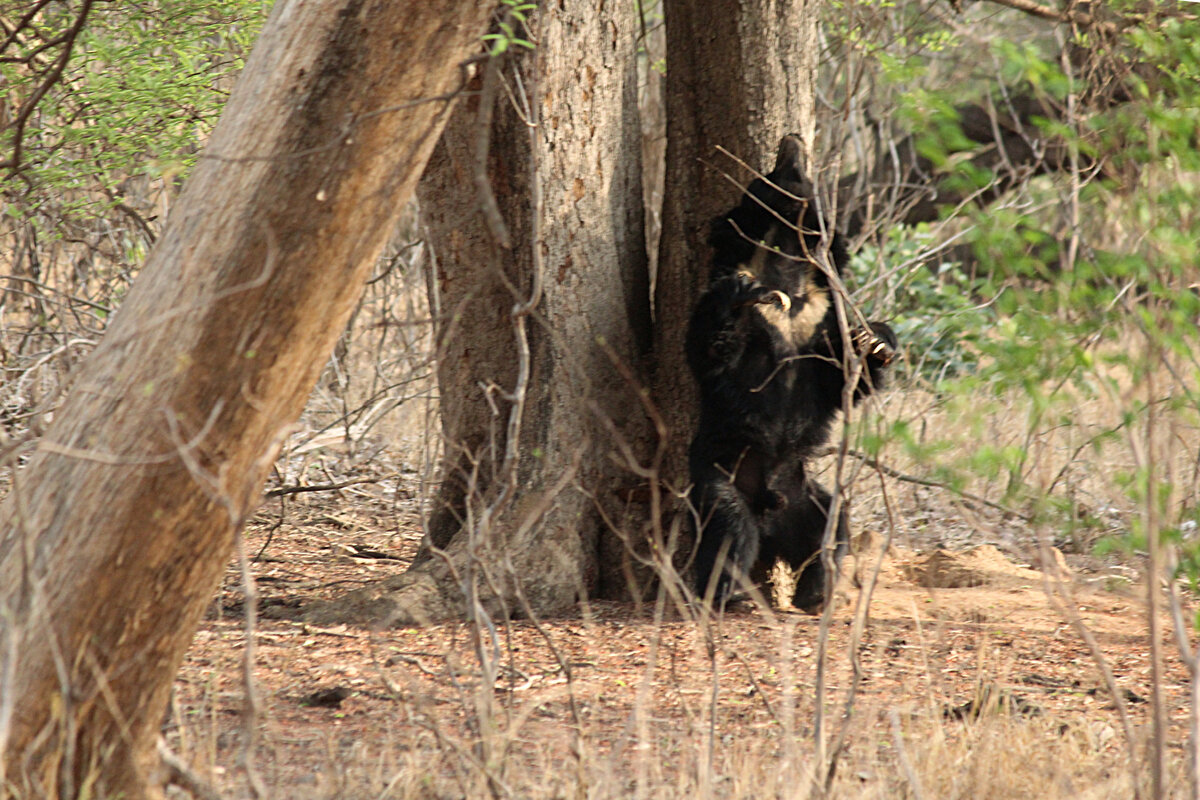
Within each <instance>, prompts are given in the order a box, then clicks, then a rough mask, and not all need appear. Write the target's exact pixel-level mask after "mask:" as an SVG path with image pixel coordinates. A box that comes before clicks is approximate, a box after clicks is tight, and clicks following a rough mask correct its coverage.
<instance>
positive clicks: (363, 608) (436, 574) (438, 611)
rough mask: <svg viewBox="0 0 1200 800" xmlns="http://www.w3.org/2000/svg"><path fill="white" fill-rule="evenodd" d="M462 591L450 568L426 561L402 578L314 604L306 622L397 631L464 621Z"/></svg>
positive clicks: (402, 575)
mask: <svg viewBox="0 0 1200 800" xmlns="http://www.w3.org/2000/svg"><path fill="white" fill-rule="evenodd" d="M465 612H466V604H465V603H464V602H463V598H462V591H461V589H460V588H459V587H458V586H457V585H455V582H454V580H453V578H452V577H451V575H450V571H449V570H448V569H446V565H445V564H444V563H441V562H439V561H436V560H431V561H426V562H425V563H423V564H420V565H417V566H415V567H413V568H411V569H409V570H408V571H407V572H404V573H402V574H400V575H393V576H392V577H390V578H385V579H384V580H382V581H378V582H376V583H372V584H371V585H370V586H364V587H363V588H361V589H355V590H354V591H352V592H349V593H347V594H344V595H342V596H341V597H338V598H335V599H333V600H324V601H321V602H318V603H313V604H312V605H310V606H308V607H307V608H306V609H304V613H303V619H304V621H305V622H308V623H311V624H313V625H321V626H330V625H356V626H361V627H364V628H397V627H405V626H410V625H431V624H434V623H437V622H442V621H445V620H449V619H462V618H463V617H464V615H465Z"/></svg>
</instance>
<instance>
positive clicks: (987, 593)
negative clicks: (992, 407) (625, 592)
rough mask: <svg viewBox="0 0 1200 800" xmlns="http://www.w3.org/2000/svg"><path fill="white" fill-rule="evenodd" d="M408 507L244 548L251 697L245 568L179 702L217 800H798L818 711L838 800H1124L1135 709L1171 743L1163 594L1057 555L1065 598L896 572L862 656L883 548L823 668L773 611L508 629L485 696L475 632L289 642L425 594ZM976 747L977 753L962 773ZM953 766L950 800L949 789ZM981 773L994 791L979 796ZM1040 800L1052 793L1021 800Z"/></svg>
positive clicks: (266, 536) (924, 572)
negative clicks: (919, 788)
mask: <svg viewBox="0 0 1200 800" xmlns="http://www.w3.org/2000/svg"><path fill="white" fill-rule="evenodd" d="M389 489H390V487H388V486H380V485H366V486H363V487H354V488H351V489H347V490H343V491H342V492H340V493H337V494H332V493H326V494H324V495H321V496H316V495H313V496H305V497H301V498H297V499H295V500H293V501H292V502H291V503H290V505H289V506H288V507H287V508H285V509H284V510H283V511H282V512H281V509H280V506H279V502H278V501H274V502H273V503H268V505H267V506H265V507H264V509H263V511H262V512H261V513H260V514H259V516H258V518H257V519H256V521H255V523H254V525H253V526H252V528H251V530H250V531H249V532H248V533H247V536H246V549H247V552H248V553H249V554H250V556H251V557H255V556H258V560H255V561H253V562H252V564H251V572H252V573H253V575H254V577H255V580H256V582H257V586H258V589H259V591H260V594H261V598H260V601H259V608H260V611H261V613H262V618H260V619H259V621H258V622H257V625H256V627H255V633H254V644H255V647H254V648H253V651H252V653H251V654H250V655H251V657H252V660H253V678H254V680H253V683H254V686H255V690H254V692H253V693H252V694H248V693H247V689H246V680H245V675H244V671H243V665H244V662H245V659H246V656H247V647H246V644H247V632H246V620H245V614H244V604H243V594H242V588H241V579H240V573H239V567H238V565H237V564H232V565H231V566H230V568H229V571H228V573H227V576H226V579H225V582H224V585H223V587H222V589H221V591H220V593H219V596H218V598H217V600H216V601H215V602H214V605H213V607H212V610H211V612H210V614H209V617H208V618H207V619H206V620H205V621H204V622H203V624H202V626H201V629H200V631H199V633H198V635H197V637H196V639H195V642H194V644H193V646H192V648H191V651H190V652H189V654H188V657H187V660H186V662H185V664H184V665H183V668H182V670H181V671H180V674H179V677H178V679H177V681H176V686H175V702H174V704H173V709H172V718H171V720H170V722H169V725H168V734H167V742H168V744H169V745H170V746H171V747H172V748H173V749H174V750H176V751H177V752H178V753H180V755H181V756H182V757H183V758H184V760H185V761H187V762H188V763H190V764H191V765H192V767H193V768H194V769H195V771H196V772H197V773H198V774H200V775H202V776H206V777H207V779H208V780H211V781H212V783H213V784H214V785H215V786H217V787H219V788H220V789H221V792H222V796H225V797H240V796H254V788H253V787H254V786H255V783H256V781H260V782H261V784H262V785H265V786H266V787H269V790H270V794H271V795H272V796H275V797H285V798H290V797H296V798H305V797H331V798H332V797H348V798H350V797H439V798H440V797H473V796H510V797H567V796H571V797H579V796H588V797H610V796H611V797H623V796H653V797H689V796H703V795H705V794H708V795H711V796H720V797H756V796H793V794H794V792H793V793H789V791H787V790H786V788H787V787H786V786H783V787H782V788H781V786H780V781H781V780H782V781H786V780H787V778H786V777H781V776H783V775H785V774H791V775H794V774H795V770H794V769H793V771H792V772H791V773H786V771H785V770H784V768H783V767H781V766H780V764H781V763H783V762H786V761H787V759H788V758H789V757H794V758H797V759H799V760H800V761H804V760H805V759H807V760H808V761H809V762H812V759H813V755H812V754H813V744H812V742H813V741H814V725H816V724H817V715H816V713H815V711H816V708H817V706H816V702H815V699H816V697H817V696H818V695H821V696H823V697H824V698H825V702H824V705H823V706H822V708H823V710H824V714H823V718H822V722H821V724H822V725H823V726H824V728H823V729H824V732H825V737H824V739H823V740H824V741H826V742H828V743H829V744H828V745H827V746H828V747H829V748H830V749H836V743H837V742H838V741H840V740H841V741H845V743H846V746H845V749H844V750H843V751H842V753H841V755H840V763H841V765H842V766H841V767H840V769H839V771H838V773H837V775H836V776H835V779H834V780H833V782H832V785H833V786H834V787H835V788H836V789H837V791H835V794H838V795H840V796H875V797H901V796H916V795H917V792H916V790H915V789H914V785H913V784H914V781H921V780H924V781H925V788H926V791H927V794H926V796H929V797H950V796H963V797H970V796H979V797H984V796H996V797H1004V796H1010V797H1020V796H1046V797H1049V796H1095V797H1109V796H1113V797H1119V796H1123V793H1127V792H1128V784H1127V783H1123V781H1127V775H1125V771H1126V770H1127V769H1128V767H1127V763H1128V762H1127V758H1128V756H1127V755H1126V754H1127V753H1128V750H1129V746H1128V737H1127V733H1126V728H1125V726H1124V725H1123V723H1122V718H1121V712H1120V710H1119V708H1121V707H1123V708H1124V709H1125V713H1127V714H1128V720H1129V726H1128V730H1129V732H1130V733H1131V734H1132V737H1133V740H1134V741H1135V742H1136V743H1137V745H1136V746H1137V747H1138V748H1141V747H1142V746H1143V744H1144V743H1145V742H1146V741H1147V739H1148V737H1149V735H1150V733H1149V732H1150V718H1151V712H1150V708H1151V707H1152V703H1151V700H1152V683H1153V681H1152V663H1151V662H1152V659H1151V647H1150V638H1149V633H1148V630H1147V627H1148V621H1147V615H1146V613H1145V610H1144V602H1143V600H1142V597H1143V596H1144V591H1143V590H1141V589H1139V588H1138V587H1137V585H1136V584H1130V583H1128V582H1127V581H1126V580H1124V579H1123V578H1122V577H1121V574H1118V572H1115V571H1112V570H1108V569H1105V568H1103V567H1102V566H1101V567H1099V568H1098V567H1097V564H1096V563H1095V562H1094V561H1089V562H1088V563H1087V564H1083V565H1080V564H1068V563H1066V562H1065V561H1064V560H1063V559H1062V557H1061V555H1056V556H1055V558H1056V563H1057V565H1059V566H1062V567H1066V568H1067V569H1069V570H1070V571H1069V572H1062V573H1060V576H1061V581H1059V580H1055V579H1050V578H1048V577H1047V576H1046V575H1044V574H1043V573H1042V572H1040V571H1037V570H1034V569H1030V568H1027V567H1025V566H1021V565H1019V564H1016V563H1014V561H1013V560H1012V559H1011V558H1010V557H1006V556H1005V555H1003V554H1002V553H1001V552H1000V551H999V550H997V549H995V548H993V547H990V546H989V547H981V548H976V549H974V550H960V551H955V552H949V551H942V550H936V549H931V550H928V551H925V552H917V551H914V550H908V549H902V548H893V549H892V550H891V551H890V552H888V553H887V554H886V556H885V557H884V558H883V560H882V562H881V564H882V566H881V569H880V570H879V582H878V585H877V586H876V587H875V589H874V592H873V595H872V600H871V603H870V607H869V609H870V613H869V621H868V623H867V625H866V627H865V629H864V630H863V633H862V635H861V637H860V638H858V640H857V648H856V652H854V653H851V652H850V646H851V642H852V641H853V639H854V625H853V620H854V618H855V613H856V601H857V600H858V598H860V597H861V596H862V591H863V590H862V589H861V588H860V587H859V586H856V585H855V583H856V580H855V577H857V583H859V584H862V583H863V582H865V581H867V580H869V576H870V574H871V572H872V570H873V567H874V565H875V564H876V563H877V561H878V554H879V549H878V548H876V549H875V550H874V552H868V553H865V554H863V555H860V556H859V557H858V558H857V559H855V558H850V559H848V563H847V564H846V569H845V570H844V572H845V573H846V575H845V576H844V580H843V582H842V584H841V586H840V588H839V599H838V603H837V604H836V606H835V610H834V612H833V614H832V622H831V625H830V627H829V629H828V638H827V644H826V646H825V647H824V648H822V637H821V620H820V619H819V618H817V617H810V616H805V615H803V614H799V613H790V612H789V613H780V612H771V611H767V610H764V609H762V608H760V607H757V606H755V605H754V604H752V603H741V604H739V605H738V606H737V607H736V608H734V609H732V610H730V611H729V612H728V613H727V614H726V615H725V617H724V618H723V619H720V620H715V621H713V623H712V624H711V625H707V624H702V623H699V622H697V621H696V620H695V619H694V618H691V617H689V616H687V615H685V614H681V613H679V610H678V609H675V608H673V607H671V606H670V605H669V604H663V605H661V606H656V605H654V604H651V605H647V606H643V607H635V606H633V605H622V604H614V603H603V602H596V603H591V604H588V605H587V606H585V607H582V608H581V609H580V610H579V613H578V614H577V615H575V616H571V617H567V618H561V619H548V620H540V621H539V622H537V623H534V622H530V621H512V622H504V621H497V622H496V627H495V629H494V631H493V633H494V639H493V638H490V636H489V632H488V631H487V630H486V629H485V630H483V631H482V649H483V651H484V652H485V654H486V655H487V661H488V662H489V663H490V665H491V666H490V668H489V670H488V671H484V670H481V668H480V660H479V658H478V657H477V655H476V653H477V647H479V646H480V644H479V641H480V640H479V639H478V638H477V637H476V632H475V631H474V630H473V629H472V628H471V627H470V626H467V625H465V624H458V623H454V624H443V625H437V626H433V627H428V628H423V629H417V628H413V629H399V630H383V631H369V630H363V629H356V628H350V627H344V626H343V627H336V628H331V629H324V628H317V627H313V626H311V625H306V624H304V623H301V622H295V621H286V620H278V619H271V618H270V617H272V616H279V615H280V614H281V613H282V614H285V615H286V613H287V609H291V608H295V607H297V606H300V605H303V604H304V603H307V602H309V601H311V600H314V599H318V598H328V597H332V596H335V595H337V594H339V593H341V592H344V591H346V590H349V589H352V588H355V587H358V586H361V585H363V584H365V583H367V582H369V581H372V580H375V579H377V578H380V577H382V576H385V575H389V574H392V573H394V572H398V571H400V570H402V569H404V568H405V566H406V564H407V562H408V560H409V559H410V558H411V557H412V554H413V552H414V551H415V547H416V540H415V538H414V536H413V535H411V534H405V533H401V532H398V531H405V530H413V529H415V526H413V525H412V524H411V523H412V520H413V516H412V515H413V513H414V512H413V504H414V503H415V500H413V502H412V503H409V504H408V506H407V507H403V506H396V505H395V504H394V503H390V502H385V501H384V499H383V498H384V496H385V494H386V493H387V492H388V491H389ZM1068 560H1069V559H1068ZM1166 623H1167V620H1166V618H1165V617H1164V626H1163V642H1162V644H1163V647H1162V649H1161V651H1162V653H1163V654H1164V655H1163V661H1164V667H1163V668H1164V670H1165V676H1164V679H1163V681H1162V683H1161V684H1160V685H1161V688H1162V689H1163V703H1164V706H1165V709H1166V714H1167V717H1168V719H1169V726H1170V731H1169V741H1170V751H1171V754H1172V758H1173V759H1175V760H1176V761H1181V760H1182V758H1183V756H1182V747H1183V743H1184V741H1185V740H1186V730H1187V714H1188V709H1187V703H1188V685H1187V676H1186V670H1185V669H1184V668H1183V666H1182V665H1181V663H1180V660H1179V657H1178V655H1177V651H1176V649H1175V646H1174V643H1173V640H1172V639H1171V634H1170V630H1171V629H1170V626H1169V624H1166ZM1080 625H1082V626H1085V627H1086V629H1087V630H1088V631H1090V632H1091V635H1092V636H1093V637H1094V639H1095V641H1096V643H1097V645H1098V648H1099V649H1100V651H1102V655H1103V658H1104V660H1105V662H1106V663H1107V664H1108V666H1109V667H1110V668H1111V670H1112V673H1113V674H1114V676H1115V682H1116V685H1117V687H1118V688H1119V692H1120V693H1121V695H1122V698H1121V702H1120V704H1117V703H1115V702H1114V698H1113V697H1112V695H1111V694H1110V692H1109V690H1108V687H1107V685H1106V682H1105V680H1104V679H1103V677H1102V675H1101V672H1100V670H1099V669H1098V667H1097V660H1096V657H1095V654H1094V653H1093V652H1092V651H1091V650H1090V649H1089V646H1088V645H1087V644H1085V642H1084V641H1083V639H1081V636H1080V634H1079V626H1080ZM822 649H823V655H824V663H825V665H826V669H825V671H824V673H823V675H818V669H817V666H818V664H819V663H820V661H821V660H822V659H821V656H822ZM852 655H853V656H855V657H856V660H857V664H858V673H857V674H858V680H857V681H856V680H855V679H854V674H855V673H854V669H853V662H854V660H855V659H852ZM819 682H823V684H824V686H823V687H822V686H820V685H819ZM489 683H490V684H491V688H490V690H489V689H487V688H486V687H487V685H488V684H489ZM852 690H853V691H852ZM248 698H256V702H254V703H252V704H250V705H249V706H248ZM851 698H852V703H853V705H852V711H853V713H852V714H850V715H846V714H845V713H844V712H845V711H846V704H847V701H848V699H851ZM990 718H995V719H1002V720H1004V722H1003V727H1002V728H1001V729H999V730H1000V731H1001V732H1000V733H999V734H997V736H998V737H999V741H1000V744H999V746H1000V747H1001V748H1002V749H1003V751H1004V752H1006V753H1017V752H1018V751H1020V752H1022V753H1025V754H1024V755H1014V758H1015V759H1016V760H1017V761H1018V762H1020V764H1018V766H1017V767H1013V766H1012V765H1006V764H1005V763H1003V762H1002V761H997V760H996V758H995V756H994V755H993V756H988V755H987V752H985V751H986V748H983V745H982V744H981V742H982V740H981V739H979V738H978V736H977V735H976V734H972V733H970V731H972V730H975V728H976V727H979V728H980V729H982V726H983V725H984V721H985V720H987V719H990ZM1014 731H1016V733H1014ZM972 736H976V738H974V739H971V737H972ZM1013 737H1016V738H1018V739H1021V738H1022V737H1024V739H1026V740H1027V741H1024V743H1021V744H1019V745H1018V743H1015V741H1014V739H1013ZM251 739H254V740H255V741H253V745H254V746H253V747H250V748H247V747H246V745H247V744H248V743H250V742H251ZM957 739H963V740H964V741H965V740H966V739H970V743H969V744H967V745H964V746H963V749H959V750H956V749H955V747H956V745H955V741H956V740H957ZM980 748H983V749H980ZM1022 748H1024V749H1022ZM954 753H958V754H959V755H958V756H955V758H959V761H958V762H955V763H957V764H958V766H956V767H954V768H953V770H951V771H950V774H948V775H944V776H942V777H939V774H938V773H936V772H931V771H930V769H931V767H930V763H931V762H932V761H943V762H944V761H952V760H953V759H952V758H951V757H950V756H951V755H953V754H954ZM789 754H790V755H789ZM948 754H950V755H948ZM972 754H974V755H972ZM988 758H990V759H991V760H990V761H986V762H981V761H980V759H988ZM1039 759H1045V760H1046V761H1045V763H1044V764H1043V763H1041V761H1039ZM910 762H911V763H910ZM1035 762H1036V763H1035ZM813 763H815V762H813ZM906 764H907V765H908V766H907V767H906V766H905V765H906ZM914 764H915V766H913V765H914ZM981 764H982V766H981ZM972 765H974V766H972ZM1026 766H1027V767H1028V770H1027V771H1028V772H1029V775H1028V776H1027V778H1020V777H1019V776H1018V775H1017V773H1020V772H1021V770H1022V769H1025V767H1026ZM973 769H974V770H979V769H983V770H984V771H985V772H987V773H988V777H986V779H985V782H986V784H987V786H989V787H992V788H991V789H989V790H988V791H983V790H981V789H978V788H976V789H971V788H970V787H971V786H973V785H976V784H974V783H972V782H971V781H972V780H974V779H972V778H970V777H969V772H970V770H973ZM954 770H958V772H957V773H955V772H954ZM964 770H965V772H964ZM1008 771H1012V772H1013V774H1012V775H1009V774H1007V772H1008ZM993 773H994V774H993ZM922 775H923V776H924V777H923V778H922V777H921V776H922ZM1026 779H1028V780H1030V781H1033V782H1034V784H1035V785H1034V787H1033V788H1032V789H1024V788H1020V787H1021V786H1023V785H1024V784H1022V783H1021V782H1020V781H1021V780H1026ZM1039 781H1045V782H1046V783H1045V784H1043V785H1041V786H1040V788H1039V787H1038V786H1037V785H1036V784H1037V783H1038V782H1039ZM772 782H773V783H772ZM980 785H982V784H980ZM931 786H932V788H931ZM580 787H586V788H584V789H581V788H580ZM1005 787H1007V788H1005ZM1054 787H1057V788H1054ZM1106 787H1107V788H1106ZM1122 787H1124V788H1122ZM1052 789H1053V790H1052ZM1084 789H1087V790H1088V791H1089V792H1091V793H1090V794H1087V793H1081V792H1082V791H1083V790H1084ZM1027 791H1033V792H1034V793H1033V794H1026V792H1027Z"/></svg>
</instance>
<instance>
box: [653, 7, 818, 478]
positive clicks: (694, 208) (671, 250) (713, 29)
mask: <svg viewBox="0 0 1200 800" xmlns="http://www.w3.org/2000/svg"><path fill="white" fill-rule="evenodd" d="M818 10H819V2H818V0H717V1H716V2H710V1H709V0H666V2H665V3H664V13H665V15H666V25H667V80H666V97H667V100H666V105H667V175H666V191H665V202H664V208H663V228H662V246H661V249H660V251H659V266H658V280H657V285H656V289H655V312H656V328H655V331H656V335H655V342H654V344H655V361H654V363H655V370H656V371H655V381H654V397H655V401H656V402H657V403H658V405H659V407H660V408H662V409H663V411H664V413H665V414H666V416H667V420H668V422H669V425H670V429H671V434H672V439H671V441H672V447H671V455H672V459H671V461H670V465H671V470H670V471H671V475H672V477H673V478H674V479H675V480H677V481H678V482H680V483H686V480H687V477H686V475H687V473H686V468H685V465H684V459H683V454H684V452H685V450H686V447H687V443H688V440H689V437H690V433H691V431H692V429H693V427H694V425H695V419H696V400H695V387H694V385H693V382H692V378H691V374H690V372H689V371H688V367H687V364H686V362H685V360H684V354H683V342H684V334H685V332H686V330H687V321H688V315H689V314H690V312H691V309H692V306H693V305H694V304H695V301H696V298H697V297H699V295H700V293H701V292H702V291H703V290H704V287H705V285H706V283H707V278H708V260H709V256H710V251H709V248H708V244H707V239H708V225H709V222H710V221H711V220H712V219H713V217H715V216H716V215H717V214H719V213H721V212H722V211H724V210H725V209H727V208H729V207H730V206H731V205H733V203H734V202H736V200H737V198H738V197H739V195H740V193H741V189H740V188H739V186H741V187H745V186H746V184H747V183H749V181H750V180H752V179H753V178H754V174H753V173H752V172H750V171H749V170H747V169H745V168H743V167H741V166H739V165H738V163H737V162H736V161H735V160H734V159H733V158H730V157H729V156H726V155H723V154H722V153H721V152H719V151H718V149H717V148H723V149H724V150H726V151H728V152H729V153H730V154H732V155H733V156H735V157H736V158H738V159H741V160H742V161H744V162H745V163H746V164H747V165H749V167H750V168H751V169H753V170H761V171H762V172H768V171H770V167H771V165H772V164H773V163H774V159H775V152H776V149H777V148H778V146H779V141H780V139H781V138H782V137H783V135H784V134H787V133H798V134H800V136H801V138H802V139H803V140H804V141H805V142H806V143H808V146H809V147H810V148H811V143H812V142H813V139H814V136H813V132H814V116H813V107H814V106H813V104H814V89H815V79H816V66H817V55H818V52H819V50H818V48H819V44H818V40H817V19H818ZM807 157H809V154H806V158H807Z"/></svg>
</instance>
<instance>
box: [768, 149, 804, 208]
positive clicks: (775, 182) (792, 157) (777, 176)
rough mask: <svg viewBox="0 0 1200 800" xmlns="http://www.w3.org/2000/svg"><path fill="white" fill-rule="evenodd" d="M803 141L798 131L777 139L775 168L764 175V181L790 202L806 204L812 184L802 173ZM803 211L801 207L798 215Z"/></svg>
mask: <svg viewBox="0 0 1200 800" xmlns="http://www.w3.org/2000/svg"><path fill="white" fill-rule="evenodd" d="M803 141H804V140H803V139H801V138H800V134H798V133H789V134H788V135H787V136H784V137H783V138H782V139H781V140H780V141H779V150H778V151H777V152H776V154H775V169H773V170H772V171H771V174H770V175H768V176H767V177H766V182H767V184H769V185H770V186H771V187H773V188H774V189H777V190H779V191H781V192H782V193H783V194H784V195H786V196H787V198H788V199H789V200H791V201H792V202H801V204H802V205H804V206H807V205H808V203H807V202H806V201H807V200H809V199H811V198H812V197H813V185H812V184H811V183H810V182H809V180H808V178H807V177H805V175H804V145H803ZM777 210H778V211H782V210H783V209H782V208H778V209H777ZM804 213H805V212H804V209H803V208H801V209H800V210H799V214H800V216H803V215H804Z"/></svg>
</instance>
